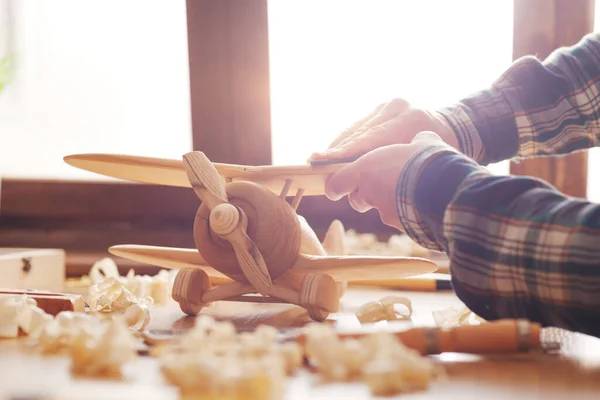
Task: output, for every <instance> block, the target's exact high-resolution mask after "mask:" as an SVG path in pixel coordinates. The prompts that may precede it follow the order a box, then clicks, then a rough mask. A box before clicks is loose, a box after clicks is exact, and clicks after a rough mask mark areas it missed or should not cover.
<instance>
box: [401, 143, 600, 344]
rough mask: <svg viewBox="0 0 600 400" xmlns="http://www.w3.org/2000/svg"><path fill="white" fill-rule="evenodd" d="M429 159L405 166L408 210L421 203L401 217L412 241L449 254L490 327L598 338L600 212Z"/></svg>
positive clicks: (454, 158) (457, 280) (458, 283)
mask: <svg viewBox="0 0 600 400" xmlns="http://www.w3.org/2000/svg"><path fill="white" fill-rule="evenodd" d="M429 153H430V154H426V153H423V154H422V156H421V157H420V156H419V155H417V156H416V157H413V159H412V160H411V161H410V162H411V163H412V165H411V166H412V168H413V169H412V170H408V169H406V171H411V172H410V173H406V174H405V175H406V176H405V177H403V178H402V180H403V181H404V183H410V184H411V185H412V189H413V190H414V192H413V193H414V197H412V198H410V199H409V200H408V201H407V202H406V204H415V205H416V206H414V207H411V206H403V207H399V214H400V216H401V221H402V224H403V226H404V227H406V228H407V233H408V234H409V235H410V236H411V237H412V238H413V239H414V240H416V241H417V242H419V243H420V244H422V245H424V246H426V247H428V248H431V249H436V250H442V251H445V252H447V254H448V256H449V258H450V271H451V275H452V282H453V287H454V290H455V292H456V294H457V295H458V296H459V298H460V299H461V300H462V301H463V302H464V303H465V304H466V305H467V306H468V307H469V308H470V309H471V310H472V311H474V312H475V313H476V314H478V315H480V316H481V317H483V318H485V319H488V320H495V319H500V318H527V319H530V320H532V321H536V322H540V323H541V324H543V325H545V326H558V327H562V328H566V329H570V330H574V331H580V332H584V333H588V334H592V335H596V336H600V322H598V317H599V316H600V206H598V205H594V204H591V203H589V202H586V201H582V200H575V199H570V198H567V197H565V196H564V195H562V194H561V193H559V192H557V191H556V190H555V189H554V188H552V187H550V186H548V185H547V184H545V183H544V182H542V181H540V180H537V179H533V178H525V177H499V176H492V175H491V174H490V173H489V172H487V170H485V169H484V168H483V167H481V166H478V165H476V164H475V163H473V162H472V161H471V160H469V159H467V158H466V157H464V156H462V155H460V154H455V153H452V152H447V151H444V150H441V149H437V150H436V149H431V150H430V151H429ZM408 176H410V177H408ZM400 183H402V182H400ZM400 193H402V190H400V189H399V194H400ZM448 199H449V200H448ZM403 200H406V199H402V198H399V202H402V201H403Z"/></svg>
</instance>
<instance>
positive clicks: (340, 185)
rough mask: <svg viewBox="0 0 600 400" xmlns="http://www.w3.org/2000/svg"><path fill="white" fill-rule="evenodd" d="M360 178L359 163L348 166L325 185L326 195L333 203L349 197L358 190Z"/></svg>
mask: <svg viewBox="0 0 600 400" xmlns="http://www.w3.org/2000/svg"><path fill="white" fill-rule="evenodd" d="M359 178H360V173H359V167H358V162H357V161H355V162H353V163H351V164H348V165H347V166H345V167H344V168H342V169H340V170H339V171H337V172H336V173H335V174H333V175H332V176H331V177H330V178H329V179H328V180H327V182H326V183H325V195H326V196H327V197H328V198H329V199H330V200H333V201H337V200H339V199H341V198H342V197H344V196H347V195H349V194H350V193H352V192H354V191H355V190H356V189H357V188H358V180H359Z"/></svg>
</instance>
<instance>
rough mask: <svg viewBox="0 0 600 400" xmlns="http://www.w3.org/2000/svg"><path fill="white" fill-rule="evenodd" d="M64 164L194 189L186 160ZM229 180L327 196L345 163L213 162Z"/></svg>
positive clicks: (104, 157)
mask: <svg viewBox="0 0 600 400" xmlns="http://www.w3.org/2000/svg"><path fill="white" fill-rule="evenodd" d="M64 161H65V162H66V163H67V164H69V165H71V166H73V167H76V168H79V169H83V170H86V171H90V172H94V173H97V174H100V175H104V176H108V177H112V178H118V179H123V180H127V181H133V182H139V183H149V184H157V185H166V186H179V187H191V185H190V182H189V179H188V177H187V175H186V171H185V168H184V165H183V161H182V160H173V159H166V158H154V157H141V156H131V155H119V154H74V155H70V156H66V157H65V158H64ZM213 165H214V166H215V168H216V169H217V172H218V173H219V175H220V176H221V177H222V178H223V180H225V181H232V182H235V181H250V182H254V183H258V184H260V185H262V186H264V187H266V188H267V189H269V190H270V191H272V192H274V193H277V194H279V193H280V192H281V189H282V187H283V186H284V184H285V181H288V180H289V181H290V182H291V186H290V187H289V190H290V191H291V192H290V194H294V193H295V192H296V191H298V190H302V195H304V196H318V195H323V194H325V182H326V180H327V178H328V177H329V176H330V175H331V174H333V173H334V172H336V171H338V170H339V169H341V168H342V167H343V166H344V165H346V164H344V163H338V164H329V165H317V166H314V165H309V164H306V165H297V166H287V165H286V166H275V165H265V166H249V165H236V164H223V163H213Z"/></svg>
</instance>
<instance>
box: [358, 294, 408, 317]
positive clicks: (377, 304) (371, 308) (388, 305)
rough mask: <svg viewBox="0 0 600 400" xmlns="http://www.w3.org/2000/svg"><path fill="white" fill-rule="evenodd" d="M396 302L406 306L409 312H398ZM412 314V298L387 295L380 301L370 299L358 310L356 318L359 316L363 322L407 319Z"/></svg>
mask: <svg viewBox="0 0 600 400" xmlns="http://www.w3.org/2000/svg"><path fill="white" fill-rule="evenodd" d="M396 304H401V305H403V306H405V307H406V309H407V312H406V313H400V312H398V311H397V309H396ZM411 315H412V303H411V301H410V299H408V298H407V297H401V296H386V297H382V298H381V299H379V301H370V302H368V303H365V304H363V305H362V306H361V307H360V308H359V309H358V311H357V312H356V318H358V320H359V321H360V323H361V324H365V323H372V322H379V321H395V320H405V319H410V317H411Z"/></svg>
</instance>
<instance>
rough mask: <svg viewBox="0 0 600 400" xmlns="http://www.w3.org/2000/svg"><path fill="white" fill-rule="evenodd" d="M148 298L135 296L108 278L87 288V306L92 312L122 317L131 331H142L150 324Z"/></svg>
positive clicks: (151, 301) (117, 282)
mask: <svg viewBox="0 0 600 400" xmlns="http://www.w3.org/2000/svg"><path fill="white" fill-rule="evenodd" d="M153 303H154V300H153V298H152V297H150V296H146V297H143V298H140V297H137V296H135V295H134V294H133V293H132V292H131V291H129V289H127V288H126V287H125V286H124V285H123V284H122V283H121V282H119V281H118V280H117V279H116V278H114V277H109V278H106V279H105V280H103V281H102V282H100V283H98V284H95V285H92V286H90V288H89V296H88V304H89V306H90V310H91V311H92V312H98V313H111V314H116V315H123V316H124V317H125V321H127V322H128V323H129V326H130V328H131V329H134V330H143V329H144V328H145V327H146V326H147V325H148V323H149V322H150V311H149V309H148V307H149V306H151V305H152V304H153Z"/></svg>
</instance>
